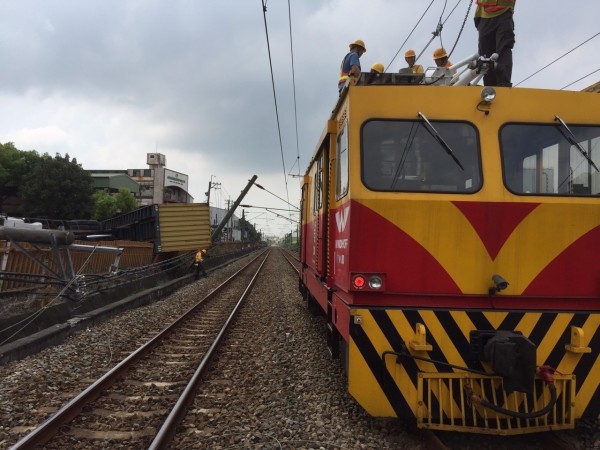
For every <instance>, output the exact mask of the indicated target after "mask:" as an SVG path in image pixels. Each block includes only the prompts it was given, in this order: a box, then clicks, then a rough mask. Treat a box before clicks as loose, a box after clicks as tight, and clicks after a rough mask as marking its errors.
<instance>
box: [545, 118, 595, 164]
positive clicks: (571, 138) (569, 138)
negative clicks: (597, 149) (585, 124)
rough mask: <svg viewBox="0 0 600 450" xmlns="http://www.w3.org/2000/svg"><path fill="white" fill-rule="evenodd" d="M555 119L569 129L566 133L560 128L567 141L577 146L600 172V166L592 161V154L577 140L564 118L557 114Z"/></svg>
mask: <svg viewBox="0 0 600 450" xmlns="http://www.w3.org/2000/svg"><path fill="white" fill-rule="evenodd" d="M555 120H556V121H558V122H559V123H560V124H561V125H562V127H563V128H564V129H565V130H567V132H566V133H565V132H564V131H563V130H562V129H561V128H559V129H560V131H561V133H562V135H563V136H564V137H565V139H566V140H567V141H569V144H571V145H574V146H575V147H577V150H579V152H580V153H581V154H582V155H583V157H584V158H585V159H587V161H588V162H589V163H590V164H591V165H592V167H593V168H594V169H596V172H600V170H598V167H597V166H596V164H594V161H592V158H590V155H588V153H587V152H586V151H585V150H584V148H583V147H582V146H581V144H579V142H577V140H576V139H575V135H574V134H573V132H572V131H571V130H570V128H569V127H568V126H567V124H566V123H565V122H564V120H562V119H561V118H560V117H558V116H556V118H555Z"/></svg>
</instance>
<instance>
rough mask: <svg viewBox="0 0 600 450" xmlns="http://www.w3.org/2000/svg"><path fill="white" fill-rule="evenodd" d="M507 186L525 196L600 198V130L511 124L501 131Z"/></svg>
mask: <svg viewBox="0 0 600 450" xmlns="http://www.w3.org/2000/svg"><path fill="white" fill-rule="evenodd" d="M500 144H501V150H502V169H503V177H504V183H505V185H506V187H507V188H508V189H509V190H510V191H511V192H514V193H515V194H521V195H528V194H529V195H557V196H588V195H600V172H599V171H598V168H600V127H599V126H575V125H571V124H568V125H567V124H564V122H563V124H561V123H560V122H557V123H556V124H543V125H542V124H508V125H505V126H504V127H503V128H502V129H501V131H500Z"/></svg>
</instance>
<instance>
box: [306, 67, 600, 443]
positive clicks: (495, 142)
mask: <svg viewBox="0 0 600 450" xmlns="http://www.w3.org/2000/svg"><path fill="white" fill-rule="evenodd" d="M372 77H373V75H371V74H362V75H361V77H360V78H359V80H358V81H357V82H356V84H352V85H349V86H347V87H346V88H344V90H343V91H342V92H341V95H340V99H339V101H338V104H337V105H336V107H335V109H334V110H333V112H332V115H331V117H330V118H329V120H328V122H327V124H326V127H325V129H324V131H323V133H322V135H321V137H320V139H319V141H318V144H317V147H316V151H315V153H314V156H313V158H312V160H311V162H310V164H309V167H308V170H307V172H306V174H305V176H304V180H303V187H302V218H301V221H302V231H301V233H302V234H301V251H300V252H301V261H302V263H303V269H302V271H301V275H300V290H301V292H302V293H303V295H304V297H305V299H306V302H307V304H308V307H309V309H311V310H312V311H313V312H314V313H318V312H322V313H323V314H325V315H326V316H327V322H328V345H329V348H330V351H331V353H332V355H333V357H339V358H340V360H341V361H342V363H343V365H344V367H345V370H346V372H347V379H348V390H349V392H350V393H351V394H352V396H353V397H354V398H355V399H356V400H357V402H358V403H359V404H360V405H361V406H362V407H363V408H364V409H365V410H366V411H367V412H368V413H369V414H371V415H373V416H378V417H399V418H414V419H415V420H416V422H417V424H418V426H419V427H426V428H431V429H442V430H454V431H467V432H475V433H488V434H518V433H531V432H539V431H547V430H558V429H569V428H573V427H574V426H575V424H576V422H577V421H578V420H581V419H591V420H595V419H597V418H598V415H599V413H600V389H599V387H598V384H599V382H598V380H600V358H599V357H598V350H599V348H600V330H599V325H600V257H599V255H598V253H599V250H600V172H599V171H598V167H599V166H600V96H599V95H597V94H594V93H588V92H567V91H553V90H541V89H522V88H501V87H499V88H495V90H494V91H490V90H489V88H485V91H484V90H483V89H484V88H482V86H438V85H428V84H427V83H420V84H414V83H411V82H407V77H406V76H400V75H397V74H382V75H381V76H378V78H377V79H376V80H373V79H372Z"/></svg>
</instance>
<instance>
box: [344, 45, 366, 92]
mask: <svg viewBox="0 0 600 450" xmlns="http://www.w3.org/2000/svg"><path fill="white" fill-rule="evenodd" d="M366 52H367V48H366V47H365V43H364V42H363V41H362V40H360V39H357V40H356V41H354V42H351V43H350V51H349V52H348V53H347V54H346V56H344V59H343V60H342V64H341V65H340V78H339V80H338V90H339V91H340V92H341V90H342V88H343V87H344V86H345V85H346V81H348V79H349V78H357V77H358V76H359V75H360V57H361V56H362V55H363V54H365V53H366Z"/></svg>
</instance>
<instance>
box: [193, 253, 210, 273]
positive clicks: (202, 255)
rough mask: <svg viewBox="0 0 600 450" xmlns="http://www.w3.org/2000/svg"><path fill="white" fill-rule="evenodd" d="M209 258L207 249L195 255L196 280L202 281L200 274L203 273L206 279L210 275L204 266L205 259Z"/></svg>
mask: <svg viewBox="0 0 600 450" xmlns="http://www.w3.org/2000/svg"><path fill="white" fill-rule="evenodd" d="M207 257H208V255H207V254H206V249H205V248H203V249H201V250H198V251H197V252H196V254H195V255H194V270H195V278H196V280H199V279H200V272H202V276H204V277H207V276H208V274H207V273H206V270H205V269H204V265H203V264H202V262H203V261H204V259H205V258H207Z"/></svg>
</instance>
